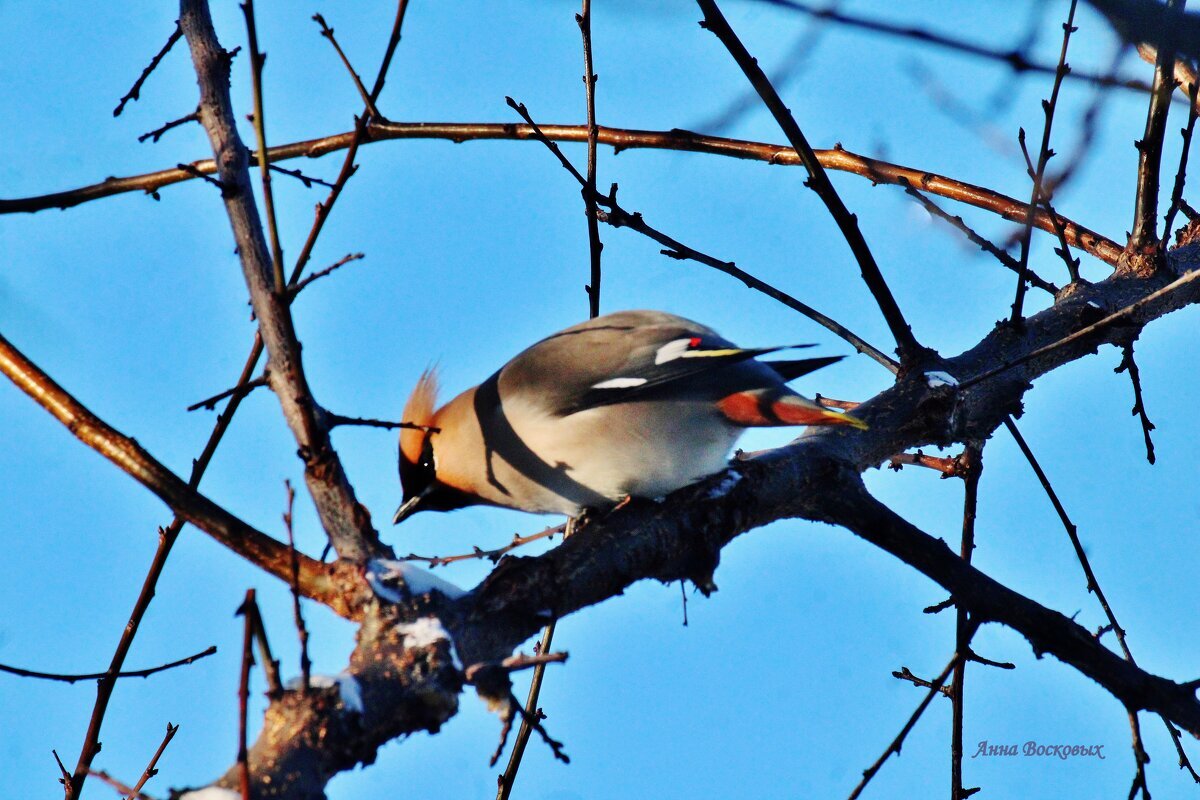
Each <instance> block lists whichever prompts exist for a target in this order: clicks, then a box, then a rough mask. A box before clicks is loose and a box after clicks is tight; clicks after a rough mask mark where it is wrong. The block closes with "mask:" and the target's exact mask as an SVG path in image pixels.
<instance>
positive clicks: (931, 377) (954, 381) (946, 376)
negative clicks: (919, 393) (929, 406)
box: [925, 372, 958, 389]
mask: <svg viewBox="0 0 1200 800" xmlns="http://www.w3.org/2000/svg"><path fill="white" fill-rule="evenodd" d="M925 382H926V383H928V384H929V388H930V389H936V388H938V387H939V386H958V378H956V377H954V376H953V375H951V374H950V373H949V372H926V373H925Z"/></svg>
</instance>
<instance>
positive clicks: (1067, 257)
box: [1018, 131, 1080, 284]
mask: <svg viewBox="0 0 1200 800" xmlns="http://www.w3.org/2000/svg"><path fill="white" fill-rule="evenodd" d="M1021 133H1022V134H1024V131H1022V132H1021ZM1018 141H1019V142H1020V145H1021V155H1023V156H1024V157H1025V169H1026V171H1027V172H1028V174H1030V175H1034V174H1035V172H1034V166H1033V158H1032V157H1031V156H1030V155H1029V148H1028V147H1026V146H1025V136H1024V135H1021V136H1020V137H1018ZM1042 183H1043V186H1045V185H1046V182H1045V181H1043V182H1042ZM1038 205H1040V206H1041V207H1042V208H1043V209H1045V211H1046V213H1047V214H1049V215H1050V222H1051V223H1052V224H1053V225H1054V234H1055V235H1056V236H1057V237H1058V247H1056V248H1054V253H1055V255H1057V256H1058V257H1059V258H1061V259H1062V260H1063V262H1064V263H1065V264H1066V265H1067V276H1068V278H1069V279H1070V281H1071V283H1072V284H1077V283H1079V281H1080V277H1079V259H1078V258H1072V257H1071V246H1070V244H1069V243H1068V242H1067V231H1066V228H1065V227H1064V226H1063V224H1062V221H1061V220H1060V219H1059V218H1058V214H1057V212H1055V210H1054V206H1053V205H1051V204H1050V189H1049V188H1048V187H1047V188H1045V189H1044V190H1043V192H1042V193H1041V196H1040V197H1039V198H1038ZM1022 235H1023V234H1022ZM1024 275H1025V279H1026V281H1027V282H1029V283H1032V282H1033V277H1032V276H1033V270H1032V269H1031V268H1030V266H1029V260H1028V258H1026V261H1025V269H1024Z"/></svg>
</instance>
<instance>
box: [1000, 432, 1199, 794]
mask: <svg viewBox="0 0 1200 800" xmlns="http://www.w3.org/2000/svg"><path fill="white" fill-rule="evenodd" d="M1004 426H1005V427H1006V428H1008V432H1009V433H1010V434H1011V435H1012V437H1013V440H1014V441H1016V443H1017V447H1018V448H1019V449H1020V450H1021V453H1022V455H1024V456H1025V460H1026V461H1028V462H1029V466H1030V467H1032V468H1033V473H1034V475H1036V476H1037V479H1038V483H1040V484H1041V485H1042V489H1043V490H1044V491H1045V492H1046V496H1047V497H1048V498H1049V499H1050V504H1051V505H1053V506H1054V511H1055V513H1056V514H1058V518H1059V521H1060V522H1062V525H1063V529H1064V530H1065V531H1066V532H1067V538H1068V539H1070V540H1071V547H1072V549H1074V550H1075V556H1076V558H1077V559H1078V561H1079V565H1080V567H1082V568H1083V574H1084V578H1085V579H1086V580H1087V590H1088V591H1089V592H1091V593H1092V594H1094V595H1096V600H1097V601H1098V602H1099V603H1100V607H1101V608H1102V609H1103V610H1104V616H1105V617H1106V618H1107V619H1108V624H1107V625H1105V626H1103V627H1102V628H1101V629H1100V631H1098V632H1097V638H1099V634H1100V633H1103V632H1104V631H1107V630H1110V631H1112V632H1113V635H1115V636H1116V637H1117V643H1118V645H1119V646H1120V648H1121V654H1122V655H1123V656H1124V657H1125V660H1126V661H1128V662H1129V663H1130V664H1137V661H1135V660H1134V658H1133V653H1132V651H1130V649H1129V644H1128V643H1127V642H1126V641H1125V629H1124V628H1122V627H1121V623H1119V622H1117V617H1116V615H1115V614H1114V613H1113V610H1112V606H1110V605H1109V603H1108V598H1107V597H1105V595H1104V590H1103V589H1101V588H1100V583H1099V581H1097V580H1096V575H1095V573H1094V572H1093V571H1092V565H1091V562H1090V561H1089V560H1088V557H1087V552H1086V551H1085V550H1084V549H1083V544H1082V543H1081V542H1080V540H1079V529H1078V528H1077V527H1076V526H1075V523H1074V522H1072V521H1071V518H1070V517H1069V516H1068V515H1067V510H1066V508H1064V507H1063V504H1062V502H1061V501H1060V500H1059V499H1058V493H1057V492H1055V491H1054V487H1053V486H1052V485H1051V483H1050V479H1049V478H1048V477H1047V476H1046V473H1045V471H1044V470H1043V469H1042V465H1041V464H1040V463H1038V460H1037V458H1036V457H1035V456H1034V454H1033V450H1031V449H1030V447H1029V444H1028V443H1027V442H1026V441H1025V437H1024V436H1022V435H1021V431H1020V430H1019V429H1018V428H1017V424H1016V423H1015V422H1014V421H1013V419H1012V417H1005V419H1004ZM1159 716H1160V717H1162V720H1163V723H1164V724H1165V725H1166V726H1167V731H1168V733H1170V734H1171V738H1172V740H1173V741H1174V742H1175V750H1176V752H1177V753H1178V755H1179V766H1180V768H1181V769H1182V768H1186V769H1187V770H1188V771H1189V772H1190V773H1191V775H1192V778H1193V779H1194V780H1195V781H1196V782H1197V783H1200V774H1197V772H1196V771H1195V770H1194V769H1193V768H1192V765H1191V762H1190V761H1189V760H1188V757H1187V754H1186V753H1185V752H1184V749H1183V743H1182V742H1181V741H1180V738H1179V731H1178V730H1176V728H1175V726H1174V725H1172V724H1171V721H1170V720H1169V719H1167V717H1166V716H1165V715H1161V714H1160V715H1159ZM1130 724H1131V725H1133V726H1134V727H1135V729H1136V726H1137V720H1136V718H1134V719H1133V720H1131V723H1130ZM1134 736H1135V739H1136V740H1137V741H1139V742H1140V732H1138V731H1137V730H1135V733H1134ZM1135 749H1136V747H1135Z"/></svg>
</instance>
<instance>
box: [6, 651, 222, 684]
mask: <svg viewBox="0 0 1200 800" xmlns="http://www.w3.org/2000/svg"><path fill="white" fill-rule="evenodd" d="M215 652H217V648H216V647H215V646H209V647H206V648H204V649H203V650H201V651H200V652H199V653H195V654H194V655H190V656H188V657H186V658H181V659H179V660H178V661H171V662H169V663H166V664H160V665H158V666H157V667H149V668H147V669H134V670H128V671H125V672H117V673H112V672H107V671H105V672H89V673H84V674H75V675H69V674H63V673H58V672H38V671H37V670H32V669H23V668H22V667H10V666H8V665H7V664H0V672H7V673H8V674H10V675H17V676H19V677H22V678H40V679H42V680H47V681H62V682H64V683H75V682H77V681H95V680H102V679H103V680H112V679H114V678H148V677H150V676H151V675H154V674H156V673H159V672H165V671H166V670H169V669H174V668H175V667H183V666H187V665H188V664H191V663H192V662H194V661H199V660H200V659H202V658H207V657H208V656H211V655H212V654H213V653H215Z"/></svg>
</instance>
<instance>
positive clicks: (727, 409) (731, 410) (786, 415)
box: [717, 392, 853, 427]
mask: <svg viewBox="0 0 1200 800" xmlns="http://www.w3.org/2000/svg"><path fill="white" fill-rule="evenodd" d="M717 408H718V410H720V412H721V413H722V414H724V415H725V417H726V419H728V420H729V421H730V422H732V423H734V424H735V425H743V426H745V427H763V426H772V427H773V426H781V425H839V424H843V425H844V424H853V423H852V422H850V419H851V418H850V417H847V416H845V415H843V414H837V413H835V412H831V411H827V410H825V409H823V408H812V407H811V406H809V405H808V404H807V403H805V402H804V401H803V399H802V398H799V397H794V396H786V397H782V398H771V397H764V396H763V395H762V394H758V393H755V392H735V393H734V394H731V395H728V396H726V397H724V398H722V399H721V400H720V401H719V402H718V403H717Z"/></svg>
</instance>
